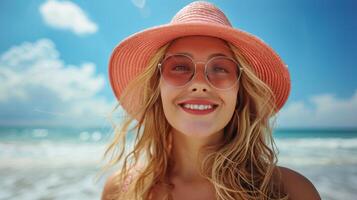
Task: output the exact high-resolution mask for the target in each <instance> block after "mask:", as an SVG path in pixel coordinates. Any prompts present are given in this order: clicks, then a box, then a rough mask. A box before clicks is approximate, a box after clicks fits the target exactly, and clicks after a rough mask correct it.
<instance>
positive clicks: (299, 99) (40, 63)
mask: <svg viewBox="0 0 357 200" xmlns="http://www.w3.org/2000/svg"><path fill="white" fill-rule="evenodd" d="M98 2H99V1H85V0H83V1H82V0H81V1H59V0H53V1H39V0H33V1H26V3H24V2H19V1H12V0H2V1H1V2H0V29H1V31H0V125H39V126H40V125H78V124H81V125H99V126H101V125H103V124H106V123H107V122H105V120H106V119H105V117H106V116H107V114H108V113H109V112H110V110H111V108H112V107H113V106H114V104H115V99H114V95H113V93H112V91H111V88H110V86H109V82H108V77H107V72H108V71H107V66H108V60H109V56H110V53H111V51H112V49H113V48H114V47H115V46H116V45H117V43H118V42H120V41H121V40H123V39H124V38H125V37H127V36H129V35H131V34H133V33H135V32H137V31H139V30H142V29H145V28H149V27H151V26H155V25H160V24H164V23H168V22H169V21H170V19H171V18H172V17H173V16H174V15H175V13H176V12H177V11H178V10H179V9H181V8H182V7H184V6H185V5H186V4H188V3H190V2H191V1H184V0H175V1H174V0H172V1H153V0H152V1H145V0H135V1H134V0H123V1H114V0H106V1H100V2H101V3H98ZM209 2H212V3H214V4H215V5H216V6H218V7H219V8H220V9H221V10H222V11H224V12H225V14H226V16H227V17H228V18H229V20H230V21H231V23H232V25H233V26H234V27H235V28H239V29H243V30H245V31H247V32H250V33H252V34H254V35H256V36H258V37H260V38H261V39H263V40H264V41H265V42H266V43H268V44H269V45H270V46H271V47H272V48H273V49H275V50H276V51H277V53H278V54H279V55H280V56H281V57H282V59H283V60H284V61H285V63H286V64H288V66H289V70H290V73H291V80H292V90H291V93H290V97H289V99H288V101H287V103H286V104H285V106H284V108H283V109H282V110H281V112H280V113H279V114H278V121H277V122H278V127H282V128H285V127H286V128H288V127H290V128H297V127H357V81H356V80H355V76H356V75H357V61H356V58H357V45H356V44H357V39H356V35H357V23H356V21H355V19H356V18H357V14H356V12H355V10H357V2H356V1H353V0H350V1H347V0H340V1H333V0H319V1H317V0H314V1H313V0H299V1H286V0H271V1H258V0H235V1H233V0H216V1H209Z"/></svg>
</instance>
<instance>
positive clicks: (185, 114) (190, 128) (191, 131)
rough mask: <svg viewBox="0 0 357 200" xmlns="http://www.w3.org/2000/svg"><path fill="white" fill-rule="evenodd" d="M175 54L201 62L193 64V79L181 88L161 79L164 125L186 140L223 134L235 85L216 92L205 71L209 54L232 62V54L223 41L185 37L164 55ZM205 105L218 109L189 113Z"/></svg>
mask: <svg viewBox="0 0 357 200" xmlns="http://www.w3.org/2000/svg"><path fill="white" fill-rule="evenodd" d="M177 53H186V54H190V55H191V58H193V60H194V61H195V62H197V61H200V62H199V63H196V67H197V69H196V75H195V76H194V79H193V80H191V82H189V83H188V84H187V85H186V86H184V87H180V88H177V87H174V86H172V85H170V84H167V82H165V81H164V80H163V79H162V77H161V78H160V92H161V99H162V104H163V110H164V113H165V116H166V119H167V121H168V122H169V123H170V125H171V126H172V127H173V131H176V132H179V133H182V134H185V135H187V136H192V137H208V136H212V135H213V134H216V133H222V131H223V129H224V127H225V126H226V125H227V124H228V122H229V121H230V119H231V118H232V115H233V113H234V110H235V105H236V101H237V93H238V84H235V85H234V87H232V88H231V89H228V90H217V89H215V88H213V87H212V86H211V85H210V84H209V83H208V82H207V80H206V78H205V76H204V68H205V63H206V62H207V61H208V60H209V58H210V56H211V55H212V54H217V53H220V54H224V55H226V56H227V57H230V58H234V56H233V53H232V52H231V50H230V48H229V47H228V45H227V44H226V43H225V42H224V41H223V40H220V39H218V38H214V37H208V36H187V37H183V38H179V39H177V40H175V41H173V43H172V44H171V45H170V46H169V48H168V49H167V52H166V55H167V54H177ZM191 100H192V101H191ZM195 100H198V101H195ZM190 101H191V102H190ZM185 102H186V103H185ZM182 103H184V104H182ZM179 104H180V105H179ZM185 104H186V105H185ZM207 104H215V105H217V106H214V107H213V108H214V109H211V111H210V112H209V111H208V112H207V110H206V111H197V110H196V111H195V110H192V109H198V105H205V106H201V109H202V108H205V109H207V108H208V105H207ZM196 105H197V106H196ZM185 106H186V107H187V108H185ZM199 112H200V113H199ZM205 112H206V113H205Z"/></svg>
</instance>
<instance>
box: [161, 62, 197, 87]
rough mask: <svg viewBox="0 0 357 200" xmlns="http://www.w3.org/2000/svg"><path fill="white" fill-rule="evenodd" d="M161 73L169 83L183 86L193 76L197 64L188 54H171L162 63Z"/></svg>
mask: <svg viewBox="0 0 357 200" xmlns="http://www.w3.org/2000/svg"><path fill="white" fill-rule="evenodd" d="M161 73H162V76H163V78H164V80H165V81H166V82H167V83H168V84H170V85H173V86H183V85H185V84H186V83H188V82H189V81H190V80H191V78H192V77H193V75H194V73H195V66H194V64H193V63H192V60H191V59H190V58H188V57H187V56H183V55H174V56H169V57H167V58H166V59H165V60H164V62H163V63H162V68H161Z"/></svg>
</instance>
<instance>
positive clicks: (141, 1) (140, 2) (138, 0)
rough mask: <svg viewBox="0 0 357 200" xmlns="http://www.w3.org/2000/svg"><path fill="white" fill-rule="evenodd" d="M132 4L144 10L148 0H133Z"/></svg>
mask: <svg viewBox="0 0 357 200" xmlns="http://www.w3.org/2000/svg"><path fill="white" fill-rule="evenodd" d="M131 2H132V3H133V4H134V5H135V6H136V7H138V8H140V9H142V8H144V7H145V3H146V0H131Z"/></svg>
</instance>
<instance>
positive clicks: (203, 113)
mask: <svg viewBox="0 0 357 200" xmlns="http://www.w3.org/2000/svg"><path fill="white" fill-rule="evenodd" d="M179 106H180V107H181V109H182V110H183V111H185V112H187V113H190V114H194V115H206V114H209V113H211V112H213V111H215V110H216V108H217V107H218V106H217V105H213V106H212V108H209V109H204V110H197V109H190V108H186V107H184V104H180V105H179Z"/></svg>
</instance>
